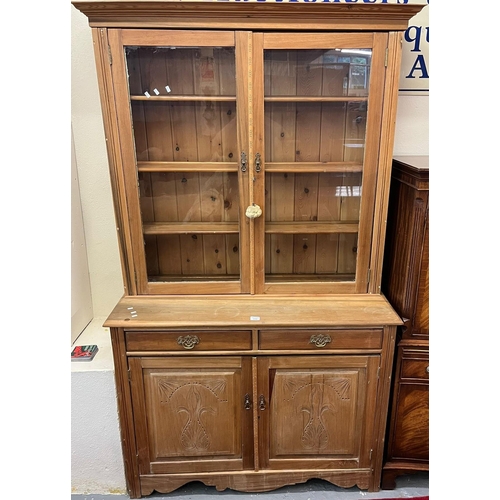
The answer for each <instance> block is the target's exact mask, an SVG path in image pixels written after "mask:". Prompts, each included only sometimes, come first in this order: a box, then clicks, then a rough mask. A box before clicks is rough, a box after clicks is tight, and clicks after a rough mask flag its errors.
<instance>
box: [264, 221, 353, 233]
mask: <svg viewBox="0 0 500 500" xmlns="http://www.w3.org/2000/svg"><path fill="white" fill-rule="evenodd" d="M358 230H359V224H358V223H357V222H318V221H307V222H296V221H285V222H266V230H265V231H266V234H271V233H279V234H322V233H323V234H324V233H357V232H358Z"/></svg>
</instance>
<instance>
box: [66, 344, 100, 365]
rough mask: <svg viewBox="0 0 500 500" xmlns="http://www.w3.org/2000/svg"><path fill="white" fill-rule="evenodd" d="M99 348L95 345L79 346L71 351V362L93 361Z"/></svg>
mask: <svg viewBox="0 0 500 500" xmlns="http://www.w3.org/2000/svg"><path fill="white" fill-rule="evenodd" d="M98 350H99V348H98V347H97V346H96V345H95V344H92V345H77V346H75V348H74V349H73V350H72V351H71V361H92V360H93V359H94V356H95V355H96V354H97V351H98Z"/></svg>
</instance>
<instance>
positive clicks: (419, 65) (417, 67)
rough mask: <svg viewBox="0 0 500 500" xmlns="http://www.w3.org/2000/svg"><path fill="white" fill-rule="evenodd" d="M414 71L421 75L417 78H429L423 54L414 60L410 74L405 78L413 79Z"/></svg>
mask: <svg viewBox="0 0 500 500" xmlns="http://www.w3.org/2000/svg"><path fill="white" fill-rule="evenodd" d="M415 71H421V72H422V74H421V76H419V78H429V73H428V72H427V66H426V65H425V59H424V56H423V54H419V55H418V56H417V58H416V59H415V63H414V64H413V66H412V68H411V70H410V72H409V73H408V74H407V75H406V78H415V76H413V73H414V72H415Z"/></svg>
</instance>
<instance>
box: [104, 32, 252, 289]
mask: <svg viewBox="0 0 500 500" xmlns="http://www.w3.org/2000/svg"><path fill="white" fill-rule="evenodd" d="M239 37H240V35H239V34H238V33H235V32H232V31H228V32H226V31H214V32H204V31H171V30H133V29H128V30H109V42H110V51H111V55H112V58H113V60H112V72H113V79H114V92H115V96H116V99H117V101H118V103H117V116H118V126H119V130H120V141H121V150H122V161H123V164H124V165H123V167H124V168H123V171H124V180H123V183H124V186H125V187H124V189H125V192H126V196H125V200H126V201H125V203H126V204H127V209H128V217H129V220H128V221H127V224H129V225H130V227H131V238H130V242H129V245H128V247H127V249H126V251H127V252H128V253H130V254H131V257H132V261H133V263H134V265H133V270H130V272H131V273H132V272H133V274H134V276H135V284H136V287H137V290H136V291H137V293H138V294H164V293H175V294H198V293H245V292H248V291H249V284H248V283H249V278H248V276H249V267H248V265H249V264H248V261H249V259H248V257H246V252H248V248H249V244H248V230H247V226H248V222H246V219H245V217H244V216H243V217H242V216H241V214H242V213H243V214H244V208H246V204H247V199H246V197H247V194H246V192H247V185H248V180H247V178H248V174H247V173H246V168H245V167H246V161H247V159H246V155H247V154H248V149H247V137H246V136H247V134H246V133H244V132H243V131H246V124H247V121H248V118H247V116H246V108H245V100H244V99H242V97H241V96H242V95H244V93H245V92H246V89H244V88H243V89H242V84H240V83H239V82H243V81H244V79H245V72H246V71H247V69H248V68H247V65H246V64H242V63H241V56H239V55H238V51H237V50H236V48H237V46H238V45H239V44H238V38H239ZM244 49H245V44H244V43H243V50H244ZM240 73H241V74H240ZM237 75H238V78H237ZM242 166H243V168H242ZM242 221H243V223H242ZM129 260H130V258H129Z"/></svg>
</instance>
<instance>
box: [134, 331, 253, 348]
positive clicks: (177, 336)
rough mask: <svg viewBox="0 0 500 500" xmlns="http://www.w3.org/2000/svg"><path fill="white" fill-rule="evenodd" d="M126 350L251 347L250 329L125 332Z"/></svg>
mask: <svg viewBox="0 0 500 500" xmlns="http://www.w3.org/2000/svg"><path fill="white" fill-rule="evenodd" d="M125 338H126V345H127V351H188V352H189V351H239V350H247V349H251V348H252V332H250V331H227V332H211V331H192V332H181V331H177V332H126V337H125Z"/></svg>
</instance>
